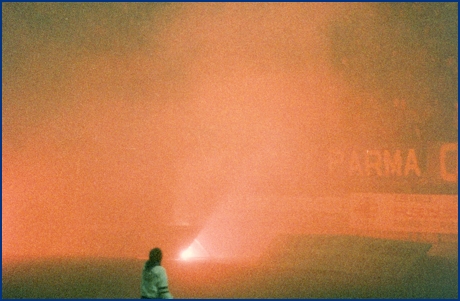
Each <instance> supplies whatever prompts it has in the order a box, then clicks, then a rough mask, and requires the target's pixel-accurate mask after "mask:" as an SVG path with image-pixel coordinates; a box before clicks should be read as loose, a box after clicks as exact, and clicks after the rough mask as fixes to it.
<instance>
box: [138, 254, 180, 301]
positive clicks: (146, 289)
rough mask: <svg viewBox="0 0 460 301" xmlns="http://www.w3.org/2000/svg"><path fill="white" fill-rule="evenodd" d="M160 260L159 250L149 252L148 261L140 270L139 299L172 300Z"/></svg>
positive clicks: (161, 256)
mask: <svg viewBox="0 0 460 301" xmlns="http://www.w3.org/2000/svg"><path fill="white" fill-rule="evenodd" d="M162 258H163V252H162V251H161V249H160V248H154V249H152V250H150V253H149V260H147V261H146V262H145V264H144V267H143V269H142V281H141V299H173V296H172V295H171V293H170V292H169V288H168V276H167V275H166V269H165V268H164V267H162V266H161V260H162Z"/></svg>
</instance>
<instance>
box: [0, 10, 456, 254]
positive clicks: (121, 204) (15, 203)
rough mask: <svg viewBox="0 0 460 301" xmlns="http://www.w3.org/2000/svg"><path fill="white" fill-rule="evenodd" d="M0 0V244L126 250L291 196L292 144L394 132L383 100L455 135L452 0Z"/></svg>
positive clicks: (310, 145)
mask: <svg viewBox="0 0 460 301" xmlns="http://www.w3.org/2000/svg"><path fill="white" fill-rule="evenodd" d="M2 8H3V10H2V13H3V43H2V47H3V48H2V50H3V57H2V61H3V69H2V71H3V90H2V91H3V92H2V106H3V110H2V144H3V153H2V163H3V167H2V171H3V182H2V184H3V186H2V195H3V202H2V203H3V204H2V209H3V218H2V226H3V227H2V229H3V230H2V231H3V233H2V234H3V243H2V246H3V252H4V254H11V253H17V254H24V255H38V254H40V255H69V254H77V255H78V254H98V255H105V256H107V255H108V256H125V255H129V256H131V255H139V254H143V253H145V250H148V249H149V248H150V247H151V245H152V244H153V243H155V242H161V241H163V240H161V239H159V237H161V236H168V235H172V232H171V231H172V230H168V229H171V227H173V226H178V225H190V226H196V227H197V229H199V228H200V227H204V226H205V225H206V224H207V223H209V220H208V219H209V218H210V216H212V214H213V213H214V212H219V210H222V209H219V208H222V206H224V208H227V207H225V206H230V207H229V208H233V207H235V206H239V208H238V210H242V209H241V206H243V208H244V206H248V208H249V207H250V208H251V210H257V208H258V206H265V207H267V206H274V204H276V202H277V201H276V200H277V199H278V200H279V199H283V198H285V197H286V196H295V197H301V196H302V195H303V194H304V193H305V191H304V190H305V186H306V185H305V183H307V182H308V183H311V182H312V181H314V178H312V176H311V174H312V173H313V171H312V169H313V166H312V164H313V163H312V162H314V161H315V158H312V157H311V156H312V155H311V154H312V152H310V150H313V149H314V148H316V147H317V146H318V145H322V146H328V145H334V144H340V143H354V142H355V141H354V138H356V137H366V139H370V141H371V142H375V141H377V140H379V139H381V137H386V138H385V139H396V136H395V135H396V134H397V133H398V129H394V128H392V127H391V126H392V125H393V124H394V123H393V122H391V120H390V119H387V118H386V117H387V116H388V118H389V117H391V116H393V114H392V112H393V111H392V110H393V109H394V106H395V104H400V103H401V100H404V102H405V104H406V105H407V106H409V107H410V108H411V110H414V111H415V113H417V114H418V115H420V116H425V115H427V116H428V115H429V114H431V115H429V116H428V117H427V118H426V120H429V121H430V122H431V123H428V121H427V122H425V123H424V122H420V124H421V125H420V128H421V129H422V130H424V129H426V131H425V132H426V135H433V136H438V135H437V134H438V133H443V135H445V136H446V139H450V136H449V135H450V134H449V133H451V132H455V133H456V130H453V131H452V130H451V127H450V126H451V124H452V123H451V121H452V122H453V120H454V116H451V115H446V114H442V113H444V112H449V113H450V112H453V109H454V107H455V104H456V101H457V86H456V83H457V4H456V3H444V4H441V3H439V4H438V3H436V4H426V3H420V4H416V3H401V4H398V3H395V4H393V3H391V4H378V3H370V4H366V3H183V4H179V3H171V4H159V3H4V4H3V6H2ZM430 110H431V111H430ZM436 110H438V111H436ZM433 112H435V113H433ZM436 112H439V113H438V115H439V116H446V117H443V118H444V119H442V120H437V119H436V116H438V115H436ZM423 114H425V115H423ZM449 118H450V119H449ZM424 120H425V119H424ZM433 124H434V125H436V126H435V127H434V126H431V127H430V126H429V125H433ZM453 127H454V126H453V125H452V129H453ZM433 128H434V129H435V130H434V131H433V130H430V129H433ZM356 132H358V133H360V135H356V134H355V133H356ZM425 132H423V133H424V134H425ZM451 136H452V135H451ZM455 139H456V138H455ZM315 168H316V167H315ZM232 202H235V203H234V204H235V206H233V205H231V204H232ZM254 204H259V205H254ZM232 206H233V207H232ZM251 206H252V207H251ZM235 212H240V211H235ZM256 219H257V220H259V221H260V225H264V224H265V222H266V218H264V217H263V216H258V217H256ZM242 222H243V223H244V221H242ZM166 225H169V226H171V227H169V228H168V227H166ZM262 230H263V229H262ZM262 230H261V231H262ZM168 231H170V232H168ZM197 231H198V230H197ZM197 233H198V232H196V234H197Z"/></svg>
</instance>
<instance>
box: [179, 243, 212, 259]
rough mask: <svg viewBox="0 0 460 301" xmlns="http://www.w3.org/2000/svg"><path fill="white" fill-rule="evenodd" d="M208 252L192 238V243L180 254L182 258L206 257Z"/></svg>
mask: <svg viewBox="0 0 460 301" xmlns="http://www.w3.org/2000/svg"><path fill="white" fill-rule="evenodd" d="M208 257H209V254H208V252H207V251H206V250H205V249H204V248H203V246H202V245H201V244H200V242H199V241H198V240H196V239H195V240H193V242H192V244H191V245H190V246H189V247H188V248H187V249H186V250H185V251H183V252H182V253H181V254H180V258H181V259H182V260H191V259H203V258H208Z"/></svg>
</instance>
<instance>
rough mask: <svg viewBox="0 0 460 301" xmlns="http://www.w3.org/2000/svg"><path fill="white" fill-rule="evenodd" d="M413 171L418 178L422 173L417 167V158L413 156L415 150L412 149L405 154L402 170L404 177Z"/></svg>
mask: <svg viewBox="0 0 460 301" xmlns="http://www.w3.org/2000/svg"><path fill="white" fill-rule="evenodd" d="M411 171H413V172H414V173H415V174H416V175H417V176H419V177H420V175H421V174H422V172H421V171H420V168H419V167H418V162H417V156H416V155H415V150H414V149H413V148H411V149H409V152H408V153H407V160H406V167H405V168H404V175H405V176H407V175H409V172H411Z"/></svg>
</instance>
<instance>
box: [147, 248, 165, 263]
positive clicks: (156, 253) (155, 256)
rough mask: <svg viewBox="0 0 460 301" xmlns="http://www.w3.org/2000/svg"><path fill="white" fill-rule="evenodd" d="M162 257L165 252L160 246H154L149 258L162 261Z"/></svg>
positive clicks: (153, 260)
mask: <svg viewBox="0 0 460 301" xmlns="http://www.w3.org/2000/svg"><path fill="white" fill-rule="evenodd" d="M162 258H163V252H161V250H160V248H153V249H152V250H150V254H149V260H150V261H151V262H158V263H161V259H162Z"/></svg>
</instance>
